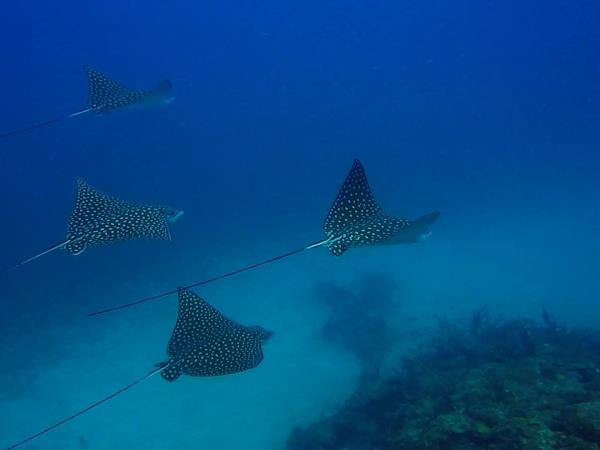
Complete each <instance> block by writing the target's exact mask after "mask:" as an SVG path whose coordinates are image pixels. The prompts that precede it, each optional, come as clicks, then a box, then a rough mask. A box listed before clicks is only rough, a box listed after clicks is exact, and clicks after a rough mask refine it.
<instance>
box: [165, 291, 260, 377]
mask: <svg viewBox="0 0 600 450" xmlns="http://www.w3.org/2000/svg"><path fill="white" fill-rule="evenodd" d="M178 298H179V311H178V314H177V321H176V323H175V327H174V329H173V333H172V334H171V338H170V339H169V344H168V346H167V354H168V355H169V358H171V359H170V360H169V364H168V365H167V366H166V367H165V368H164V370H163V371H162V372H161V375H162V376H163V378H164V379H165V380H167V381H174V380H176V379H177V378H178V377H179V376H180V375H182V374H184V373H185V374H187V375H190V376H198V377H209V376H218V375H227V374H231V373H237V372H242V371H244V370H248V369H251V368H253V367H256V366H257V365H258V364H259V363H260V362H261V361H262V360H263V353H262V347H261V342H262V341H263V340H265V339H268V338H269V337H270V335H271V333H269V332H267V331H266V330H264V329H263V328H261V327H246V326H244V325H240V324H239V323H237V322H234V321H233V320H231V319H229V318H228V317H226V316H224V315H223V314H221V313H220V312H219V311H218V310H217V309H215V308H214V307H212V306H211V305H210V304H208V303H207V302H206V301H205V300H203V299H202V298H201V297H200V296H198V295H196V294H195V293H193V292H192V291H190V290H188V289H185V288H179V290H178Z"/></svg>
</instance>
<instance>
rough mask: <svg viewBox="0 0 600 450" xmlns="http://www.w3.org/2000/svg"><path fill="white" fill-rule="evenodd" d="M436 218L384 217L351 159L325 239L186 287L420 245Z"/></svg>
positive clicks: (357, 163)
mask: <svg viewBox="0 0 600 450" xmlns="http://www.w3.org/2000/svg"><path fill="white" fill-rule="evenodd" d="M439 215H440V213H439V212H437V211H436V212H432V213H429V214H427V215H425V216H423V217H420V218H418V219H416V220H409V219H403V218H399V217H395V216H390V215H388V214H386V213H385V212H384V211H383V209H382V208H381V206H379V204H378V203H377V200H376V199H375V196H374V195H373V193H372V191H371V188H370V186H369V182H368V180H367V175H366V173H365V169H364V167H363V165H362V163H361V162H360V161H359V160H358V159H355V160H354V164H353V165H352V168H351V169H350V172H349V173H348V175H347V176H346V179H345V181H344V183H343V184H342V187H341V188H340V190H339V192H338V195H337V197H336V199H335V201H334V202H333V205H332V206H331V208H330V210H329V213H328V214H327V217H326V218H325V222H324V224H323V232H324V233H325V239H322V240H320V241H317V242H315V243H313V244H310V245H306V246H304V247H301V248H298V249H296V250H293V251H291V252H288V253H284V254H282V255H279V256H275V257H273V258H269V259H267V260H264V261H261V262H258V263H255V264H252V265H249V266H247V267H243V268H241V269H237V270H234V271H232V272H228V273H225V274H223V275H219V276H216V277H213V278H209V279H207V280H203V281H199V282H197V283H192V284H190V285H188V286H186V287H187V288H194V287H198V286H202V285H205V284H208V283H212V282H213V281H217V280H220V279H222V278H227V277H230V276H233V275H236V274H238V273H241V272H245V271H247V270H251V269H255V268H257V267H260V266H264V265H265V264H269V263H272V262H274V261H278V260H280V259H283V258H287V257H289V256H292V255H295V254H298V253H300V252H303V251H304V250H309V249H312V248H317V247H327V248H328V249H329V251H330V252H331V253H332V254H333V255H335V256H341V255H342V254H344V253H345V252H346V251H347V250H348V249H350V248H354V247H364V246H371V245H393V244H407V243H415V242H421V241H423V240H425V239H426V238H427V237H429V235H430V234H431V233H429V231H428V230H429V227H430V225H431V224H432V223H433V222H435V221H436V220H437V218H438V217H439ZM175 293H177V290H171V291H166V292H162V293H160V294H157V295H153V296H151V297H146V298H143V299H141V300H136V301H133V302H130V303H126V304H123V305H118V306H113V307H111V308H107V309H103V310H100V311H95V312H92V313H90V314H88V316H97V315H100V314H105V313H109V312H113V311H117V310H120V309H125V308H129V307H131V306H135V305H139V304H141V303H146V302H149V301H151V300H157V299H159V298H163V297H166V296H168V295H171V294H175Z"/></svg>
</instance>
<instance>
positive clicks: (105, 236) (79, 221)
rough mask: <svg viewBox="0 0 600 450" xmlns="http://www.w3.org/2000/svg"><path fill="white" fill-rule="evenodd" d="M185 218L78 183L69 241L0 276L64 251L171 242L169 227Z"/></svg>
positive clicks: (72, 253) (164, 209)
mask: <svg viewBox="0 0 600 450" xmlns="http://www.w3.org/2000/svg"><path fill="white" fill-rule="evenodd" d="M182 214H183V211H178V210H175V209H173V208H170V207H164V206H152V205H138V204H135V203H130V202H127V201H125V200H121V199H118V198H116V197H112V196H110V195H107V194H104V193H103V192H100V191H98V190H96V189H94V188H93V187H92V186H90V185H89V184H87V183H86V182H85V181H83V180H81V179H78V180H77V197H76V200H75V206H74V208H73V211H72V213H71V218H70V219H69V224H68V227H67V237H66V239H65V240H64V241H61V242H59V243H57V244H54V245H52V246H51V247H49V248H47V249H46V250H44V251H42V252H40V253H38V254H37V255H34V256H32V257H30V258H27V259H25V260H23V261H21V262H19V263H17V264H14V265H12V266H10V267H7V268H5V269H2V270H0V275H2V274H3V273H6V272H7V271H9V270H12V269H15V268H17V267H20V266H22V265H24V264H27V263H29V262H31V261H34V260H36V259H38V258H39V257H41V256H44V255H46V254H48V253H50V252H53V251H55V250H59V249H65V250H66V251H67V252H69V253H70V254H71V255H79V254H81V253H83V251H84V250H85V249H86V248H88V247H94V246H100V245H106V244H111V243H113V242H117V241H125V240H134V239H154V240H167V241H170V240H171V230H170V227H169V224H170V223H174V222H175V221H176V220H177V219H179V217H181V215H182Z"/></svg>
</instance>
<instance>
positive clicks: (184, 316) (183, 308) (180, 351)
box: [8, 288, 273, 449]
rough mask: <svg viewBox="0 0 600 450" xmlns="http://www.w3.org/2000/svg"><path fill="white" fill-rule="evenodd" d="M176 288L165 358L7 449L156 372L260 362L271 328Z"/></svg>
mask: <svg viewBox="0 0 600 450" xmlns="http://www.w3.org/2000/svg"><path fill="white" fill-rule="evenodd" d="M177 292H178V298H179V309H178V312H177V321H176V322H175V327H174V328H173V332H172V333H171V338H170V339H169V344H168V346H167V356H168V359H167V360H166V361H164V362H161V363H158V364H156V365H155V366H156V368H155V369H153V370H151V371H150V372H148V373H147V374H146V375H144V376H143V377H141V378H138V379H137V380H135V381H133V382H132V383H130V384H128V385H126V386H124V387H122V388H121V389H119V390H118V391H116V392H113V393H112V394H110V395H108V396H107V397H104V398H103V399H101V400H98V401H96V402H95V403H92V404H91V405H89V406H87V407H86V408H84V409H82V410H80V411H78V412H76V413H74V414H72V415H70V416H69V417H67V418H65V419H62V420H60V421H59V422H57V423H55V424H54V425H51V426H49V427H47V428H45V429H43V430H42V431H40V432H38V433H35V434H33V435H31V436H29V437H28V438H26V439H23V440H22V441H19V442H17V443H16V444H13V445H11V446H10V447H8V449H13V448H17V447H19V446H21V445H23V444H25V443H27V442H30V441H32V440H33V439H36V438H38V437H40V436H42V435H44V434H46V433H48V432H49V431H52V430H54V429H55V428H58V427H59V426H61V425H63V424H65V423H67V422H69V421H71V420H73V419H75V418H76V417H78V416H81V415H82V414H84V413H86V412H88V411H90V410H91V409H93V408H95V407H97V406H99V405H101V404H102V403H105V402H107V401H108V400H110V399H112V398H114V397H116V396H117V395H119V394H121V393H123V392H125V391H126V390H128V389H130V388H132V387H133V386H135V385H136V384H138V383H140V382H142V381H144V380H146V379H147V378H150V377H151V376H153V375H155V374H157V373H160V374H161V376H162V377H163V379H165V380H166V381H169V382H172V381H175V380H176V379H177V378H179V377H180V376H181V375H190V376H192V377H213V376H220V375H230V374H234V373H239V372H244V371H246V370H250V369H253V368H254V367H256V366H258V365H259V364H260V363H261V361H262V360H263V351H262V344H263V343H264V342H265V341H267V340H268V339H269V338H270V337H271V336H272V334H273V333H272V332H271V331H268V330H265V329H264V328H262V327H260V326H257V325H254V326H245V325H240V324H239V323H237V322H235V321H234V320H232V319H230V318H229V317H227V316H225V315H223V314H222V313H220V312H219V311H218V310H217V309H216V308H214V307H213V306H211V305H210V304H208V303H207V302H206V301H205V300H203V299H202V298H200V296H198V295H196V294H195V293H193V292H192V291H190V290H188V289H186V288H179V289H178V291H177Z"/></svg>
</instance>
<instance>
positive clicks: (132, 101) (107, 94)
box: [0, 66, 173, 139]
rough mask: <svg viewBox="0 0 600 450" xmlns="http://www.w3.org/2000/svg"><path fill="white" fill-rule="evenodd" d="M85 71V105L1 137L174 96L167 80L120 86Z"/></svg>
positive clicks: (97, 73)
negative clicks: (135, 86) (139, 87)
mask: <svg viewBox="0 0 600 450" xmlns="http://www.w3.org/2000/svg"><path fill="white" fill-rule="evenodd" d="M85 71H86V74H87V80H88V89H89V103H88V106H87V107H86V108H84V109H80V110H79V111H75V112H74V113H71V114H68V115H66V116H61V117H58V118H55V119H50V120H46V121H44V122H40V123H36V124H34V125H30V126H28V127H25V128H20V129H18V130H13V131H9V132H7V133H4V134H0V139H1V138H5V137H8V136H13V135H15V134H21V133H24V132H26V131H30V130H34V129H36V128H41V127H44V126H46V125H51V124H53V123H56V122H60V121H61V120H65V119H70V118H71V117H77V116H81V115H83V114H88V113H92V114H96V115H101V114H106V113H109V112H112V111H115V110H117V109H123V108H127V107H146V106H152V105H166V104H169V103H171V102H172V101H173V96H172V95H171V93H172V90H173V85H172V84H171V82H170V81H169V80H163V81H161V82H160V83H158V84H157V85H156V86H155V87H154V88H153V89H149V90H131V89H127V88H125V87H123V86H122V85H121V84H120V83H118V82H116V81H114V80H113V79H111V78H110V77H108V76H107V75H105V74H103V73H102V72H100V71H98V70H96V69H94V68H93V67H91V66H85Z"/></svg>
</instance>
